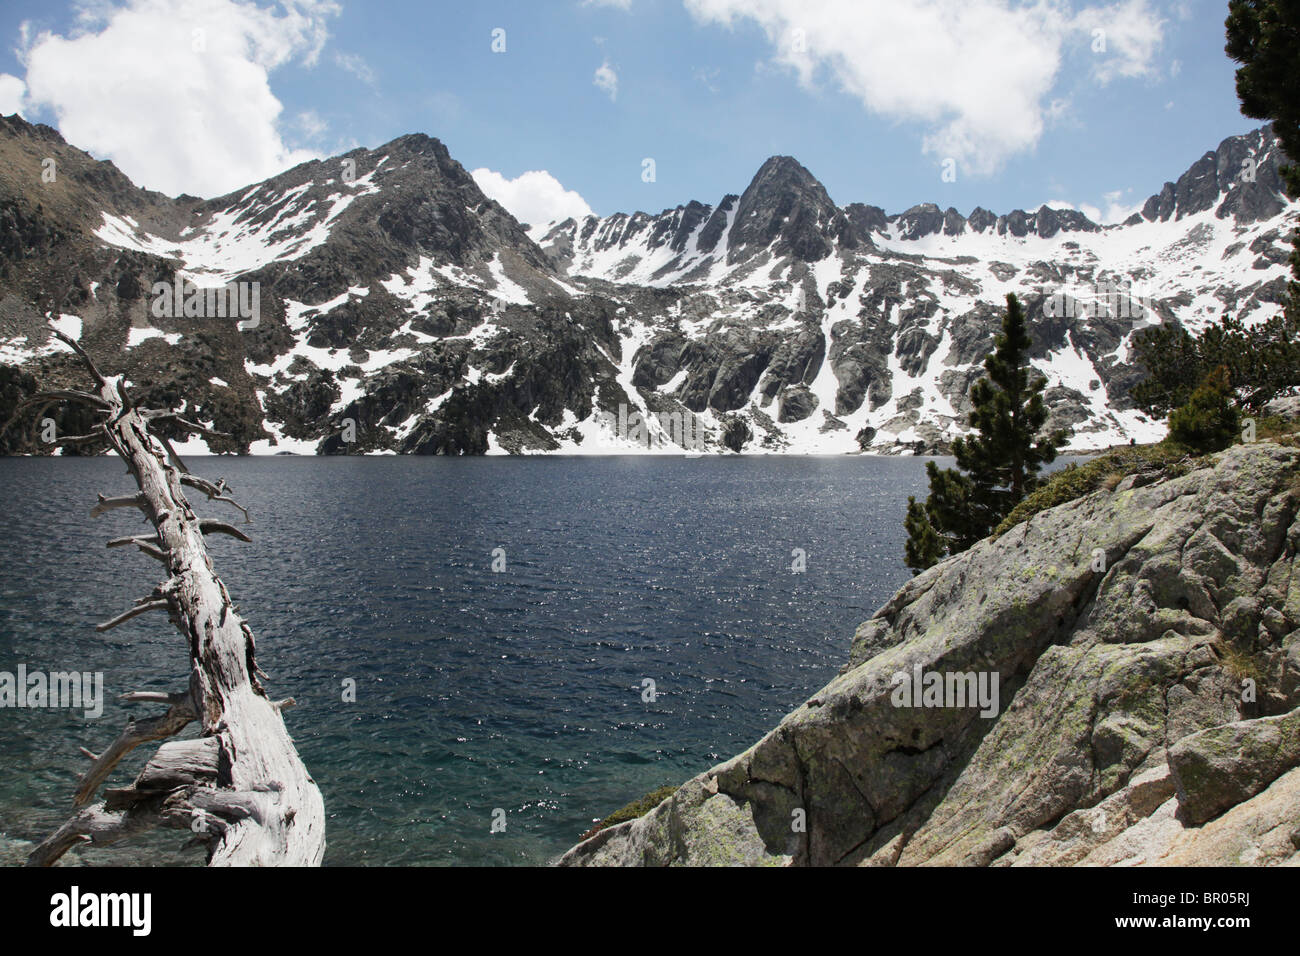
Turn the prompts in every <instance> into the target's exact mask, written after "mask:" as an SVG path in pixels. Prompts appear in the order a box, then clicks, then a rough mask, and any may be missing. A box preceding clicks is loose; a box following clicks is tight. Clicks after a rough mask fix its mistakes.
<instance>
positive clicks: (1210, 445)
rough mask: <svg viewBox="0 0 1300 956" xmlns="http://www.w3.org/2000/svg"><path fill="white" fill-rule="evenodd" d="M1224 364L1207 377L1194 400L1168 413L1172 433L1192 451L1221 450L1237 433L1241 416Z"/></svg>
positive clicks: (1195, 394)
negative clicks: (1233, 401)
mask: <svg viewBox="0 0 1300 956" xmlns="http://www.w3.org/2000/svg"><path fill="white" fill-rule="evenodd" d="M1232 398H1233V392H1232V384H1231V383H1230V382H1229V380H1228V370H1227V369H1226V368H1224V367H1223V366H1222V365H1221V366H1219V367H1218V368H1216V369H1215V370H1214V371H1213V372H1211V373H1210V374H1209V375H1207V376H1206V377H1205V380H1204V381H1203V382H1201V384H1200V385H1199V386H1198V387H1197V389H1196V391H1194V392H1192V397H1191V400H1190V401H1189V402H1188V403H1187V404H1186V405H1184V406H1182V407H1181V408H1177V409H1174V411H1173V413H1172V414H1171V415H1170V416H1169V437H1170V438H1171V439H1173V440H1174V441H1176V442H1178V443H1179V444H1180V445H1185V446H1186V447H1188V448H1190V449H1192V450H1193V451H1200V452H1212V451H1221V450H1222V449H1224V448H1227V447H1228V446H1229V445H1231V444H1232V442H1233V439H1235V438H1236V437H1237V429H1238V427H1239V426H1240V424H1241V422H1240V418H1239V416H1238V414H1237V409H1236V408H1234V407H1233V404H1232Z"/></svg>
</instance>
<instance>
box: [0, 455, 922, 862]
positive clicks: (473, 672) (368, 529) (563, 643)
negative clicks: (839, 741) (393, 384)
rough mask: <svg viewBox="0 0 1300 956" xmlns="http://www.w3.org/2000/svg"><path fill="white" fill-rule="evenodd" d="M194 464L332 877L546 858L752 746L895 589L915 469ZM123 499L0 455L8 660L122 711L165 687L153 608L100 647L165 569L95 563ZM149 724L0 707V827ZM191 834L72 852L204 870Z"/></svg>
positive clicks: (854, 464)
mask: <svg viewBox="0 0 1300 956" xmlns="http://www.w3.org/2000/svg"><path fill="white" fill-rule="evenodd" d="M190 464H191V467H193V468H194V469H195V470H196V471H198V472H200V473H202V474H205V475H207V476H209V477H214V478H215V477H218V476H222V475H224V476H225V477H227V478H228V479H229V480H230V482H231V484H232V485H233V486H234V487H235V489H236V491H237V497H238V498H240V500H241V501H242V503H243V504H245V505H246V506H247V507H248V508H249V509H250V510H251V511H252V512H253V519H254V523H253V524H252V525H251V526H250V527H249V529H248V530H249V531H250V532H251V534H252V535H253V537H254V543H253V544H251V545H250V544H240V543H238V542H236V541H234V540H233V539H227V538H223V537H216V538H213V539H212V542H211V551H212V554H213V559H214V562H215V564H216V567H217V570H218V571H219V573H221V574H222V576H223V577H224V579H225V581H226V583H227V585H228V586H229V588H230V591H231V593H232V595H233V596H234V599H235V601H236V602H237V603H238V605H239V606H240V608H241V611H242V613H243V614H244V616H245V617H246V618H247V619H248V621H249V622H250V624H251V626H252V628H253V630H254V633H255V634H256V635H257V639H258V651H259V660H260V663H261V666H262V668H263V669H264V670H266V671H267V673H268V674H269V675H270V680H269V681H268V682H267V684H268V691H269V693H271V694H272V695H273V696H276V697H282V696H283V697H287V696H293V697H295V698H297V700H298V706H297V707H296V708H294V709H292V710H290V711H287V712H286V720H287V722H288V725H289V728H290V730H291V732H292V733H293V734H294V736H295V738H296V739H297V741H298V745H299V750H300V751H301V753H302V756H303V758H304V760H305V761H306V763H307V766H308V767H309V768H310V770H311V771H312V773H313V775H314V776H315V778H316V780H317V781H318V783H319V784H320V786H321V789H322V791H323V792H324V795H325V804H326V809H327V812H328V815H329V821H328V822H329V832H328V839H329V850H328V852H327V854H326V862H327V863H330V864H454V863H463V864H493V865H495V864H535V863H542V862H545V861H546V860H547V859H549V858H551V857H553V856H554V855H556V854H557V853H559V852H562V851H563V850H564V849H566V848H567V847H569V846H570V845H572V844H573V843H574V842H575V840H576V838H577V837H578V836H579V835H580V834H582V833H583V832H584V831H585V830H586V829H587V828H588V827H589V826H590V825H591V823H592V821H593V820H594V819H598V818H600V817H602V816H604V815H606V814H608V813H609V812H611V811H613V810H615V809H617V808H618V807H620V806H622V805H623V804H625V803H627V802H629V801H631V800H633V799H636V798H637V797H640V796H641V795H642V794H644V793H645V792H647V791H649V790H652V789H654V788H656V787H658V786H661V785H663V784H665V783H679V782H681V781H683V780H685V779H687V778H689V777H691V776H693V775H694V774H696V773H698V772H700V771H702V770H705V769H707V768H708V767H709V766H711V765H712V764H714V763H716V762H717V761H718V760H720V759H723V758H726V757H730V756H731V755H733V754H735V753H738V752H739V751H741V750H743V749H744V748H746V747H748V746H749V745H750V744H751V743H753V742H754V741H755V740H756V739H757V738H758V737H759V736H761V735H762V734H763V733H764V732H765V731H766V730H768V729H770V727H771V726H772V725H773V724H774V723H775V722H776V721H777V720H779V719H780V718H781V716H783V715H784V714H785V713H787V712H788V711H789V710H791V709H792V708H793V707H795V706H796V705H798V704H799V703H801V702H802V701H803V700H804V699H805V698H806V697H807V696H808V695H809V694H811V693H812V692H813V691H815V690H817V689H818V688H819V687H821V686H822V685H823V684H824V683H825V682H826V681H827V680H828V679H829V678H831V677H832V676H833V675H834V673H835V672H836V670H837V669H838V668H839V667H840V665H841V664H842V663H843V662H844V660H845V658H846V655H847V652H848V647H849V642H850V640H851V638H852V635H853V630H854V628H855V627H856V626H857V625H858V624H859V623H860V622H861V621H863V620H865V619H866V618H867V617H869V616H870V615H871V614H872V613H873V612H874V611H875V609H876V608H877V607H878V606H879V605H880V604H881V603H883V602H884V600H885V599H886V598H887V597H888V596H889V595H890V594H891V593H892V592H893V591H894V590H895V589H896V588H897V587H898V586H900V585H901V584H902V583H903V582H904V581H906V580H907V578H908V576H909V574H908V572H907V570H906V569H905V568H904V567H903V564H902V545H903V537H904V536H903V531H902V518H903V513H904V510H905V507H906V500H907V495H908V494H909V493H913V494H914V493H917V492H918V491H919V490H920V489H922V488H923V486H924V483H925V480H924V475H923V471H922V466H923V462H922V461H920V460H916V459H880V458H701V459H693V460H686V459H676V458H668V459H661V458H654V459H651V458H602V459H590V458H582V459H574V458H546V459H528V460H521V459H499V458H478V459H474V458H468V459H445V458H261V459H247V458H246V459H232V458H220V459H213V458H209V459H201V458H199V459H194V461H192V462H191V463H190ZM133 490H134V486H133V484H132V483H131V480H130V478H128V477H126V476H125V475H124V469H123V466H122V465H121V464H120V463H119V462H117V461H116V460H114V459H109V458H100V459H90V460H82V459H0V544H2V553H3V555H4V557H3V560H2V562H0V670H8V671H13V670H14V669H15V668H16V666H17V664H18V663H20V662H21V663H26V664H28V666H29V667H32V668H40V669H44V670H47V671H54V670H66V669H73V668H75V669H78V670H85V671H103V672H104V675H105V683H106V695H108V696H112V697H115V696H116V695H117V694H120V693H123V692H126V691H129V690H141V689H156V690H176V689H181V688H182V687H183V685H184V675H185V673H186V666H187V661H186V650H185V643H184V640H183V639H182V638H181V636H180V635H179V633H177V632H176V631H175V630H174V629H173V628H172V627H171V626H170V625H169V624H167V622H166V620H165V618H164V616H163V615H152V616H145V617H141V618H137V619H136V620H134V621H132V622H130V623H128V624H126V625H123V626H121V627H119V628H117V629H115V630H113V631H110V632H108V633H106V634H97V633H95V631H94V625H95V624H96V623H97V622H99V621H102V620H106V619H107V618H109V617H112V616H113V615H115V614H117V613H118V612H120V611H122V610H124V609H126V608H127V607H129V606H130V605H131V603H132V602H133V601H134V600H135V599H136V598H138V597H141V596H143V595H144V594H146V593H147V592H148V591H149V590H150V588H151V587H152V586H153V585H154V584H155V583H156V582H157V581H158V580H159V574H160V570H161V568H160V565H158V564H157V562H155V561H153V560H151V559H149V558H147V557H145V556H144V555H141V554H137V553H128V552H127V551H125V550H115V551H108V550H106V549H105V548H104V543H105V541H107V540H108V538H110V537H113V536H117V535H123V534H127V533H130V532H133V531H139V530H144V529H145V526H144V525H143V524H142V523H141V518H140V516H139V515H138V514H137V513H135V512H133V511H125V510H123V511H117V512H112V513H110V514H109V515H107V516H105V517H102V518H99V519H94V520H92V519H90V518H89V517H88V516H87V515H88V509H89V507H90V505H91V504H92V503H93V502H94V500H95V494H96V492H104V493H105V494H121V493H126V492H130V491H133ZM195 497H196V498H197V497H201V496H199V495H198V494H197V493H195ZM196 503H197V502H196ZM200 510H202V511H203V512H204V513H210V514H214V515H216V514H220V515H222V516H223V517H225V516H229V515H233V516H234V519H235V520H237V519H238V514H237V512H231V511H227V510H225V509H224V508H223V507H222V506H219V505H215V506H214V505H209V504H208V503H206V502H204V503H202V506H201V508H200ZM496 548H503V549H504V550H505V570H504V571H503V572H500V573H496V572H494V571H493V570H492V563H493V554H492V552H493V550H494V549H496ZM795 548H802V549H803V550H804V551H805V552H806V561H807V570H806V572H804V573H801V574H796V573H792V571H791V564H792V562H793V561H794V558H792V555H791V551H792V549H795ZM348 679H350V680H354V681H355V682H356V687H357V695H356V696H357V699H356V702H355V703H347V702H344V700H343V699H342V698H343V682H344V681H345V680H348ZM646 679H650V680H653V681H654V682H655V685H656V690H657V693H658V696H657V699H656V700H654V701H653V702H649V703H647V702H644V701H643V700H642V688H643V681H644V680H646ZM157 709H158V708H157V707H156V705H138V704H137V705H127V704H121V703H119V702H117V701H116V700H112V701H110V702H109V703H108V704H107V706H106V709H105V712H104V716H103V717H102V718H101V719H99V720H94V721H87V720H85V719H83V718H82V717H81V716H80V715H79V714H71V713H69V712H67V711H60V710H12V709H0V834H4V835H6V836H7V837H8V838H9V839H10V840H13V839H36V840H39V839H41V838H42V837H43V836H44V835H46V833H48V831H49V830H50V829H51V828H52V827H54V826H57V824H58V823H59V822H61V821H62V820H63V819H64V818H65V816H66V815H67V812H68V804H69V799H70V796H71V794H72V792H73V789H74V785H75V782H76V780H77V777H78V775H79V773H80V772H81V771H82V770H83V769H84V764H85V758H83V757H81V756H79V755H78V753H77V747H78V746H81V745H84V746H87V747H89V748H90V749H92V750H96V749H98V748H99V747H102V746H103V745H104V744H105V743H107V742H108V741H109V740H110V739H111V738H112V737H113V736H115V735H116V733H117V730H118V728H120V727H121V726H122V724H123V723H124V722H125V720H126V719H127V717H128V716H129V715H130V714H148V713H152V712H154V711H156V710H157ZM152 749H153V748H152V746H146V747H142V748H140V749H139V750H138V751H137V752H136V753H135V754H134V755H133V759H131V760H128V761H127V762H126V763H124V764H123V765H122V767H120V768H119V771H118V773H117V775H116V777H115V778H114V780H115V783H116V784H117V785H121V784H123V783H125V782H127V781H128V780H129V779H130V778H131V777H132V776H134V774H135V773H136V772H137V771H138V769H139V767H140V766H141V765H142V764H143V762H144V760H145V759H146V758H147V756H148V755H149V753H151V752H152ZM497 808H500V809H502V810H504V811H505V819H506V830H505V832H503V833H492V832H490V831H491V824H492V816H493V811H494V810H495V809H497ZM183 836H184V835H183V834H177V833H175V832H165V833H163V834H162V835H160V836H158V837H156V838H154V839H152V840H147V841H146V842H145V843H144V844H137V845H136V846H138V847H139V848H138V849H126V850H123V849H121V848H119V849H116V850H113V849H108V850H90V851H82V852H81V859H82V861H83V862H90V863H96V862H99V863H109V862H140V861H142V860H144V859H152V860H158V859H162V860H166V861H171V862H200V861H201V855H200V854H199V853H198V852H197V851H195V850H190V851H185V852H181V851H180V850H179V849H178V847H179V845H180V844H181V843H182V842H183Z"/></svg>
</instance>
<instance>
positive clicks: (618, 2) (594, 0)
mask: <svg viewBox="0 0 1300 956" xmlns="http://www.w3.org/2000/svg"><path fill="white" fill-rule="evenodd" d="M582 5H583V6H584V7H614V8H615V9H618V10H631V9H632V0H582Z"/></svg>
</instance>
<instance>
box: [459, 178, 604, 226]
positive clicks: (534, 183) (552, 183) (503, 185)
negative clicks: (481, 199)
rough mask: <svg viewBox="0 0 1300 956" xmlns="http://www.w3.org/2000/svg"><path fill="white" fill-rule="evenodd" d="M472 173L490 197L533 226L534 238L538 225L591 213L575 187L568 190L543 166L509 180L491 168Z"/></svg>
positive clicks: (577, 217) (578, 217)
mask: <svg viewBox="0 0 1300 956" xmlns="http://www.w3.org/2000/svg"><path fill="white" fill-rule="evenodd" d="M470 175H471V176H473V177H474V181H475V182H476V183H478V188H479V189H481V190H483V192H484V194H485V195H486V196H487V197H488V198H489V199H495V200H496V201H497V202H499V203H500V204H501V205H503V206H505V207H506V211H508V212H509V213H510V215H512V216H514V217H515V218H516V219H518V220H519V221H520V222H524V223H528V224H529V225H530V226H532V227H534V228H533V229H531V230H530V232H531V233H532V234H533V238H534V239H537V238H540V233H538V227H540V226H544V225H545V224H546V223H548V222H555V221H557V220H561V219H568V218H569V217H573V218H574V219H580V218H582V217H583V216H590V215H591V214H592V212H591V207H590V206H588V205H587V201H586V200H585V199H583V198H582V197H581V196H580V195H578V193H576V192H574V191H573V190H572V189H565V188H564V187H563V186H562V185H561V184H560V182H559V180H557V179H556V178H555V177H554V176H552V175H551V174H550V173H548V172H547V171H546V170H544V169H533V170H529V171H528V172H526V173H521V174H520V175H518V176H516V177H515V178H514V179H506V177H504V176H502V175H501V174H500V173H498V172H496V171H494V170H491V169H486V168H483V169H476V170H474V171H473V172H472V173H470Z"/></svg>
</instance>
